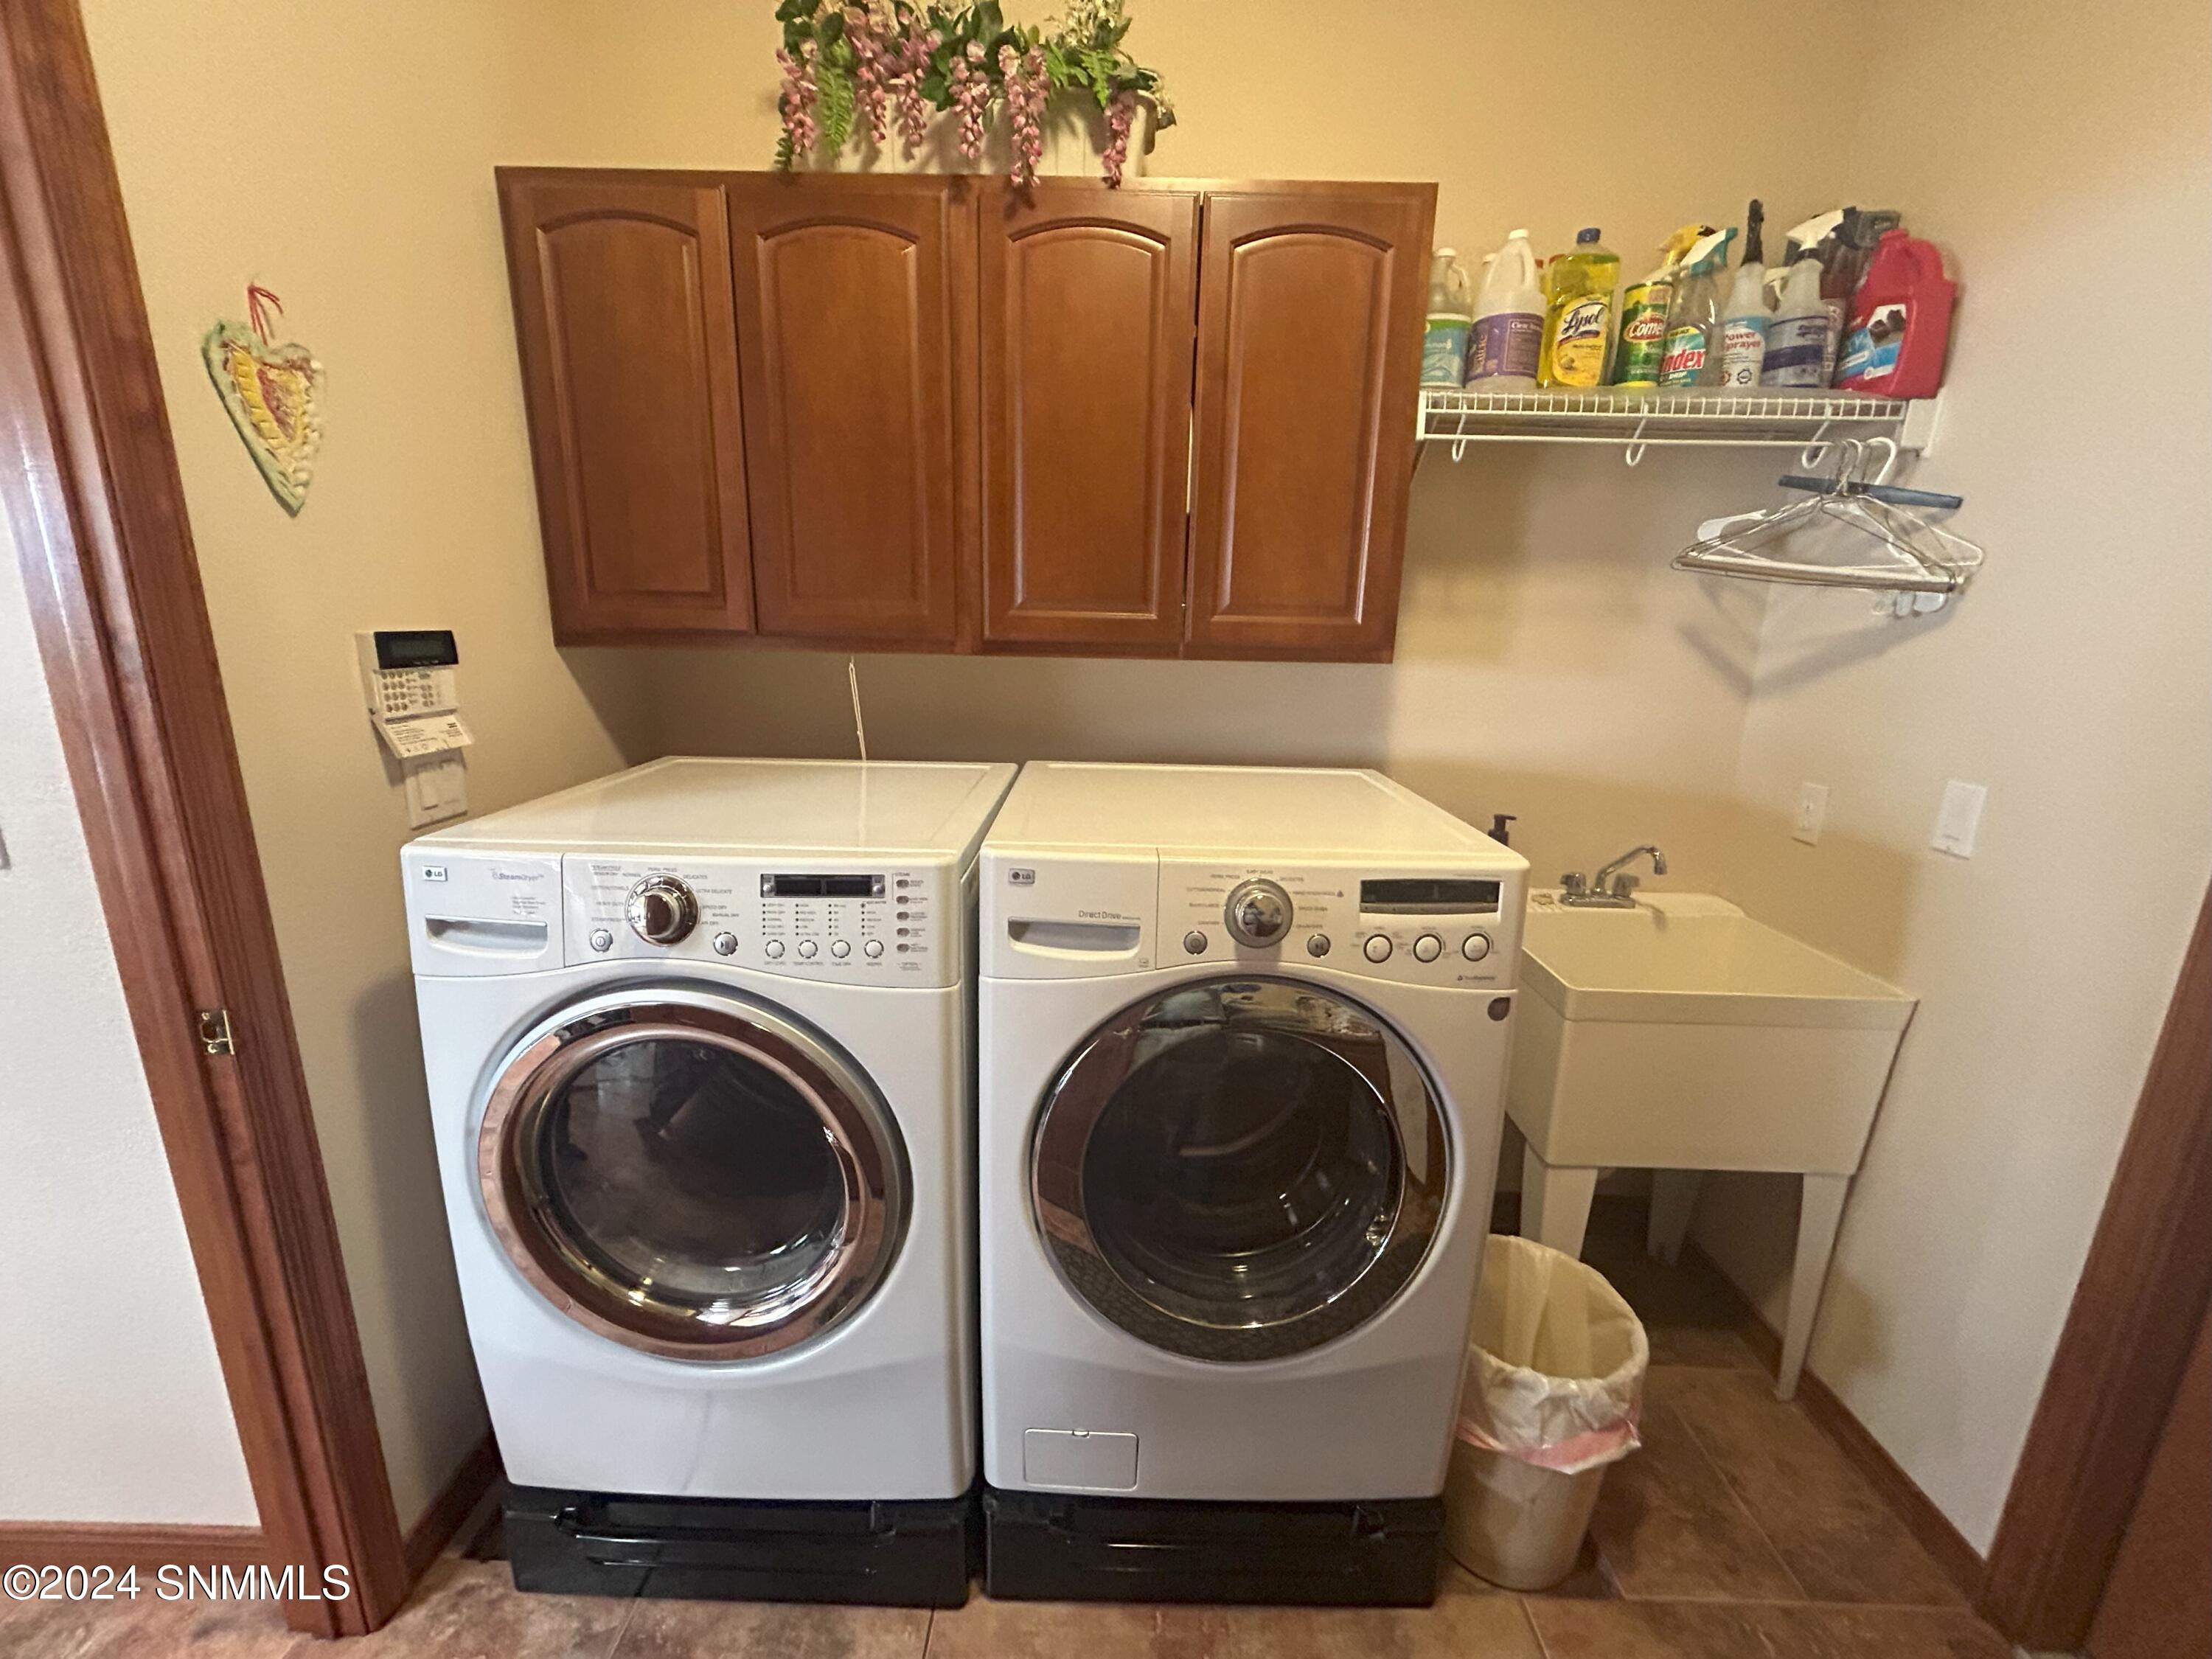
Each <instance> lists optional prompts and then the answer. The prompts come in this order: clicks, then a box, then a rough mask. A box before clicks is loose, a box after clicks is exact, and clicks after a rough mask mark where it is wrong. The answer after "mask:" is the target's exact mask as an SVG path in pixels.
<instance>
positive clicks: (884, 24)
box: [775, 0, 1175, 185]
mask: <svg viewBox="0 0 2212 1659" xmlns="http://www.w3.org/2000/svg"><path fill="white" fill-rule="evenodd" d="M775 15H776V19H777V21H780V22H781V24H782V25H783V46H782V49H781V51H779V52H777V53H776V55H775V57H776V62H777V63H778V64H781V66H782V69H783V88H782V90H781V93H780V94H779V95H778V97H777V99H776V109H777V112H778V113H779V114H780V115H781V118H782V120H783V137H781V139H780V140H778V142H777V144H776V155H775V160H776V165H777V166H778V167H790V166H791V165H792V164H793V161H795V160H796V159H797V158H798V157H799V156H800V155H807V154H809V153H811V152H815V151H817V150H818V151H819V152H820V153H821V154H822V155H825V156H834V155H837V154H838V153H839V152H840V151H841V150H842V149H844V148H845V145H846V143H847V141H848V140H849V139H851V138H852V137H854V136H856V135H858V134H862V133H865V134H866V137H867V138H868V140H869V142H871V143H874V144H876V145H878V146H880V145H882V144H883V143H884V142H885V141H886V140H887V139H888V138H889V137H890V131H891V129H892V127H893V126H894V125H896V127H897V129H898V136H899V141H900V143H901V144H902V147H903V149H904V153H905V154H906V155H907V156H908V158H909V159H911V157H912V156H913V155H914V153H915V149H916V148H917V147H918V146H920V144H921V142H922V139H923V136H924V135H925V133H926V132H927V130H928V127H929V123H930V120H931V118H932V117H933V115H934V114H935V113H936V112H939V111H949V112H951V113H952V115H953V117H954V118H955V123H956V131H957V143H958V145H959V149H960V153H961V154H962V155H964V156H966V157H967V158H968V159H969V161H980V160H981V158H982V155H983V142H984V137H985V134H986V133H987V131H988V129H989V127H990V124H991V118H992V115H993V112H994V110H995V109H996V108H997V107H998V106H1000V105H1003V106H1005V108H1006V120H1007V124H1008V125H1009V127H1010V128H1011V129H1012V139H1013V167H1012V171H1013V177H1014V182H1015V183H1017V184H1020V185H1027V184H1030V183H1031V182H1033V181H1034V180H1035V179H1036V169H1037V163H1038V161H1040V160H1042V157H1043V155H1044V120H1045V100H1046V99H1047V98H1048V97H1050V96H1051V94H1054V93H1055V92H1070V91H1072V92H1078V93H1082V94H1088V95H1090V96H1091V97H1093V98H1095V99H1097V102H1098V107H1099V109H1100V111H1101V112H1103V114H1104V117H1105V123H1106V143H1105V150H1104V155H1103V172H1104V174H1105V179H1106V182H1107V183H1108V184H1109V185H1119V184H1120V183H1121V170H1122V168H1123V167H1125V166H1126V165H1127V161H1128V157H1129V131H1130V128H1131V126H1132V125H1133V122H1134V120H1135V117H1136V112H1137V100H1139V98H1142V99H1146V100H1149V101H1150V102H1151V103H1152V106H1153V109H1154V112H1155V115H1154V119H1155V121H1156V123H1157V124H1158V125H1160V126H1163V127H1164V126H1170V125H1173V124H1174V121H1175V112H1174V111H1173V109H1172V108H1171V107H1170V106H1169V104H1168V100H1167V99H1166V97H1165V96H1164V94H1163V93H1162V91H1161V88H1160V77H1159V76H1158V74H1157V73H1155V72H1154V71H1153V70H1148V69H1146V68H1145V67H1143V66H1142V65H1141V64H1138V63H1137V62H1136V61H1135V60H1134V59H1133V58H1131V57H1130V56H1129V54H1128V52H1127V51H1126V50H1124V49H1123V47H1122V45H1121V38H1122V37H1123V36H1124V35H1126V34H1127V33H1128V32H1129V19H1128V16H1127V14H1126V13H1125V12H1124V10H1123V0H1073V4H1072V5H1070V7H1069V8H1068V10H1067V12H1066V15H1063V16H1060V17H1056V18H1054V19H1053V20H1052V21H1048V23H1046V24H1045V26H1044V27H1042V28H1026V29H1025V28H1022V27H1018V26H1017V25H1012V24H1009V23H1007V22H1006V19H1005V17H1004V16H1003V15H1001V13H1000V7H999V3H998V0H978V3H974V4H964V5H951V6H947V5H937V4H915V3H911V0H859V3H852V4H847V3H843V0H782V3H781V5H779V6H778V7H777V8H776V9H775Z"/></svg>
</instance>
